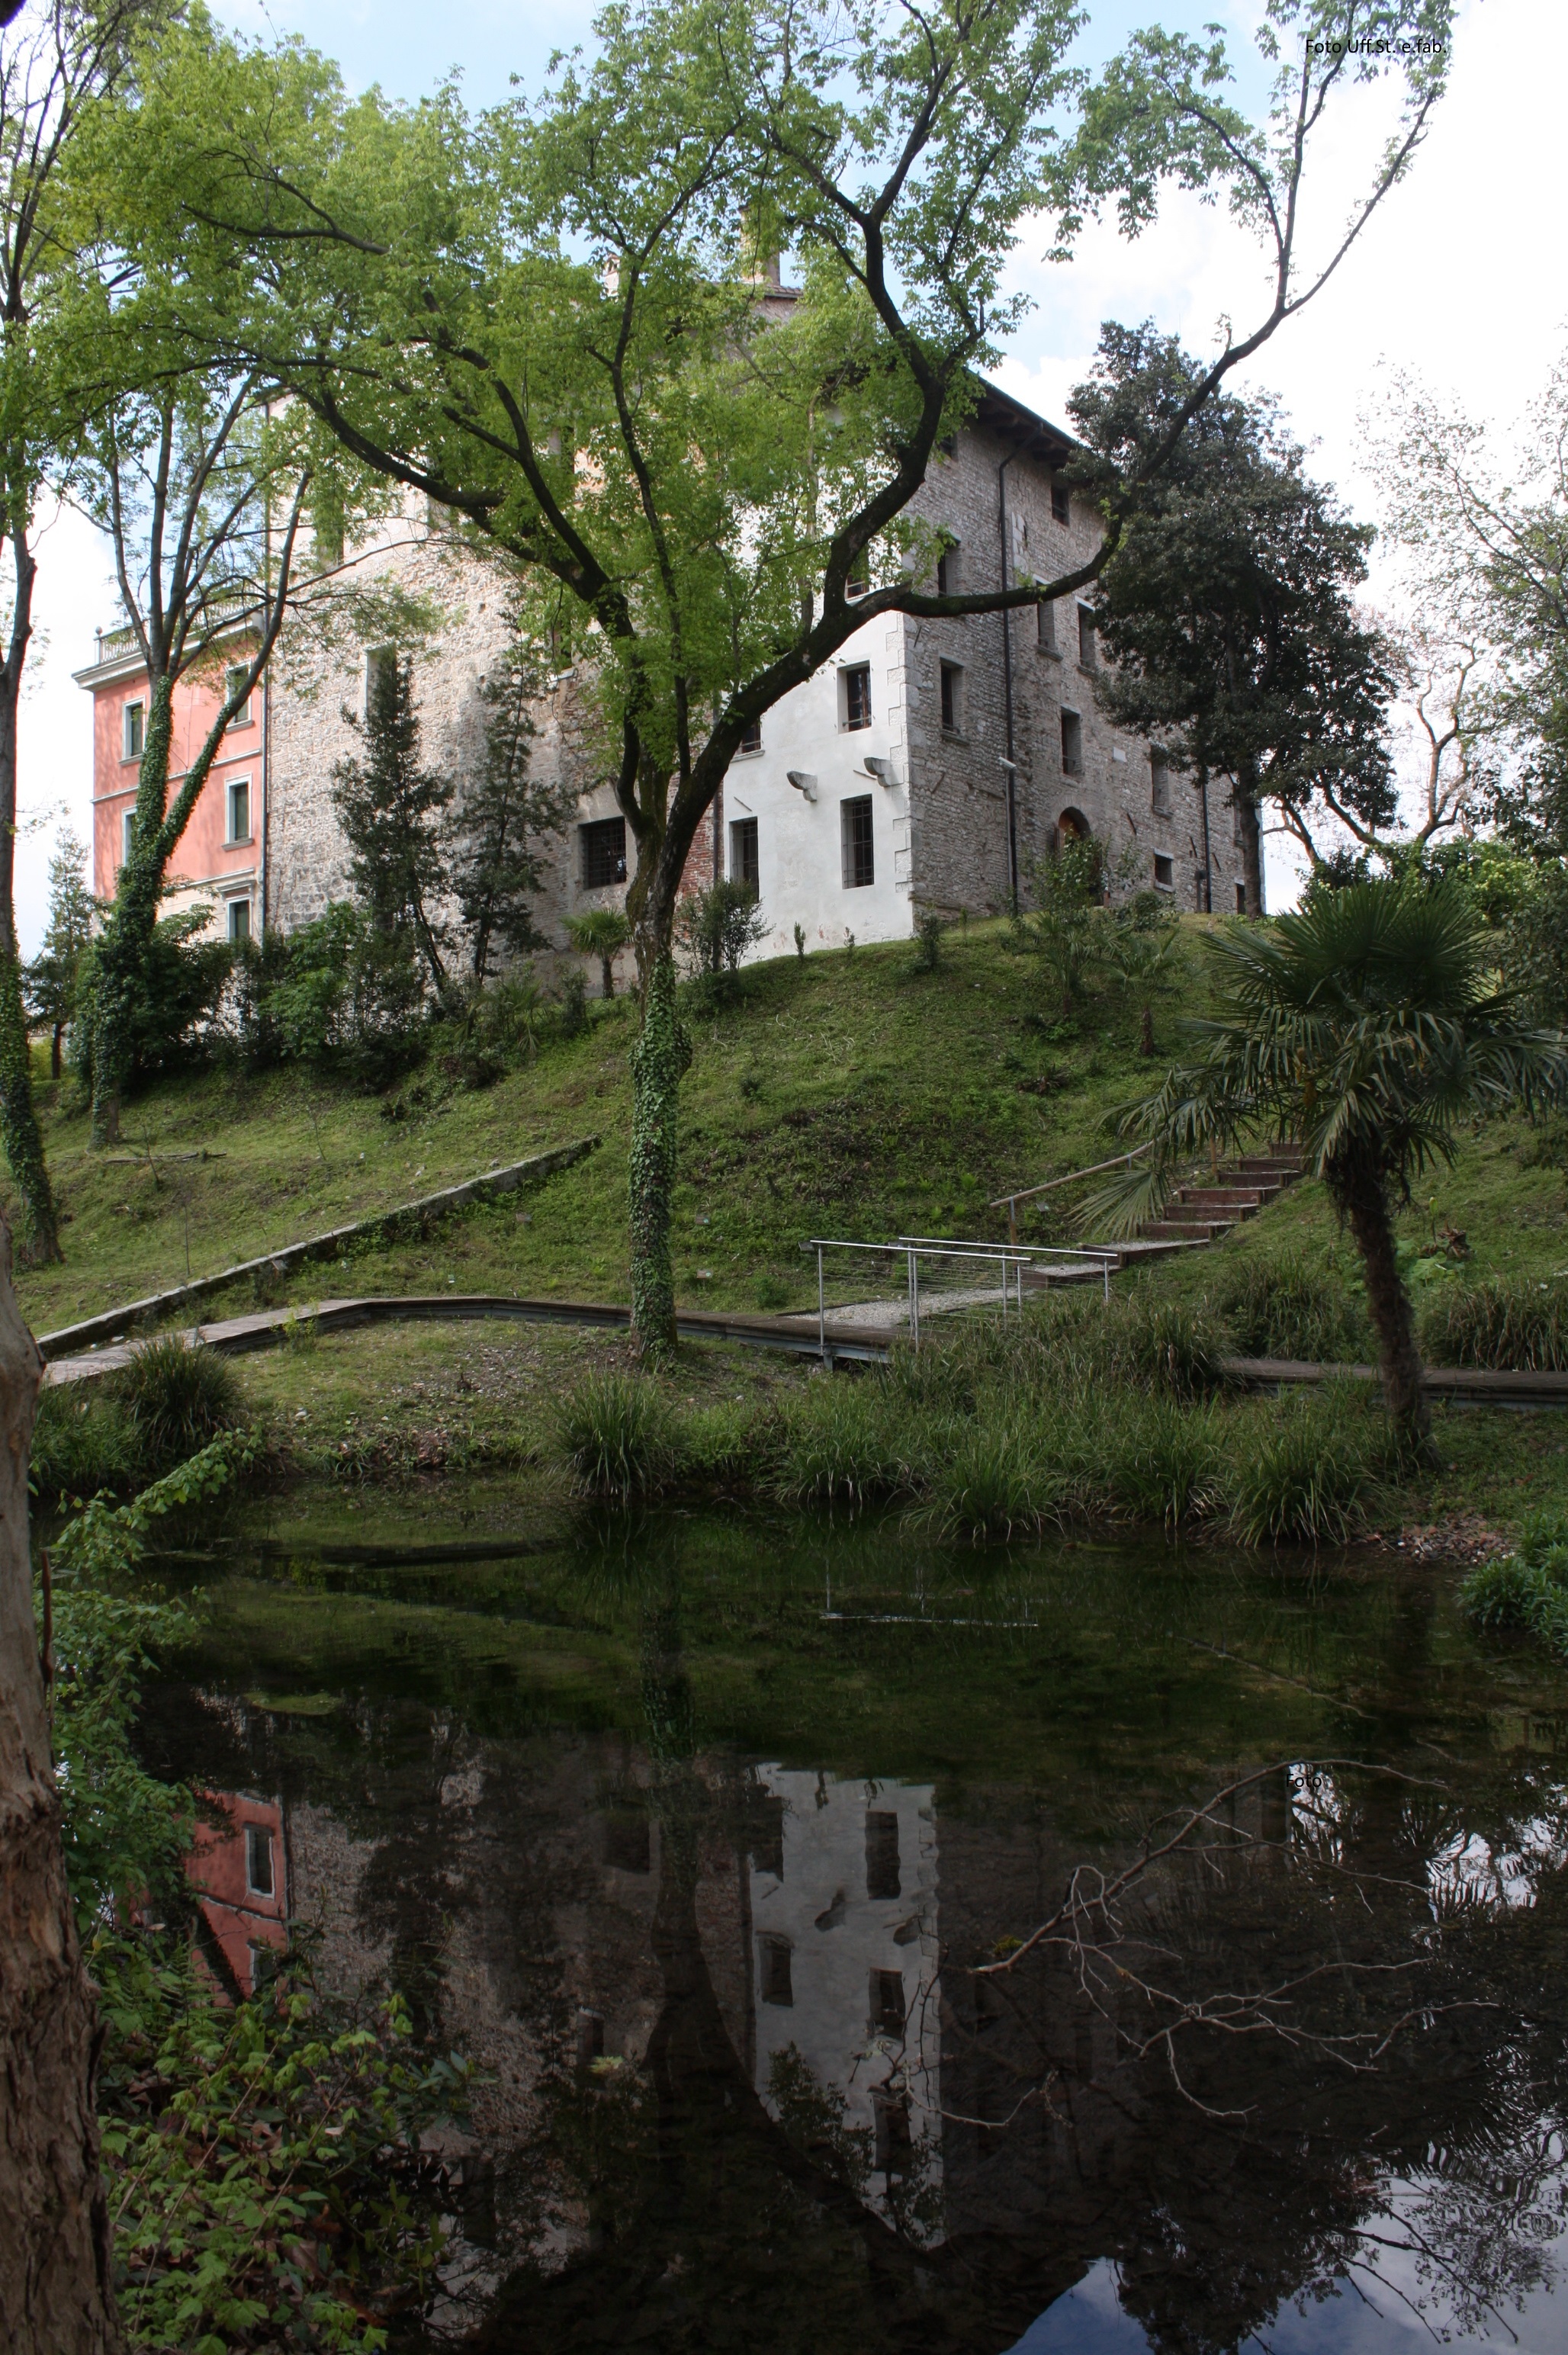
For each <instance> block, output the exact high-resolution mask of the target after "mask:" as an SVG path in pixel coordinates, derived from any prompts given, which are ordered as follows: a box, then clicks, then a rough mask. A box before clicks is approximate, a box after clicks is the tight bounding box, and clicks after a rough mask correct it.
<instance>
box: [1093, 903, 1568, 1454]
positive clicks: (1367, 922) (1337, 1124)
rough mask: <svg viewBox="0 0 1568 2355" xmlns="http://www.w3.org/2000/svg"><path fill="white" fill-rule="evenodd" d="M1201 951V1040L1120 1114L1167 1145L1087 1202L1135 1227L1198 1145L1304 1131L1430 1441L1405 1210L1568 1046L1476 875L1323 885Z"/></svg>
mask: <svg viewBox="0 0 1568 2355" xmlns="http://www.w3.org/2000/svg"><path fill="white" fill-rule="evenodd" d="M1203 946H1204V951H1205V954H1206V956H1207V958H1208V961H1209V979H1210V983H1211V989H1212V997H1213V1005H1214V1011H1213V1013H1212V1014H1211V1016H1210V1017H1209V1018H1207V1019H1206V1020H1203V1021H1201V1022H1195V1023H1193V1024H1191V1025H1190V1026H1189V1028H1190V1030H1191V1034H1192V1038H1193V1042H1194V1045H1195V1047H1196V1048H1197V1050H1198V1052H1197V1054H1196V1056H1195V1058H1194V1059H1193V1060H1189V1061H1188V1062H1185V1063H1181V1064H1179V1065H1177V1066H1176V1067H1175V1068H1174V1069H1173V1070H1172V1071H1170V1072H1169V1074H1168V1077H1167V1079H1166V1081H1165V1082H1164V1084H1163V1085H1162V1086H1161V1087H1160V1088H1159V1089H1158V1091H1157V1092H1156V1093H1155V1094H1153V1095H1151V1096H1149V1097H1147V1099H1146V1100H1145V1101H1144V1102H1143V1103H1138V1104H1135V1105H1133V1106H1131V1107H1130V1108H1129V1109H1128V1111H1127V1112H1126V1113H1125V1114H1124V1115H1123V1117H1122V1120H1121V1123H1120V1129H1121V1134H1122V1135H1126V1136H1132V1135H1137V1136H1140V1137H1142V1138H1143V1139H1145V1140H1146V1141H1147V1143H1148V1145H1149V1146H1151V1147H1152V1150H1151V1151H1150V1152H1149V1153H1148V1154H1147V1156H1146V1157H1145V1161H1144V1164H1143V1167H1141V1168H1140V1169H1139V1170H1138V1171H1137V1172H1136V1173H1135V1174H1132V1175H1129V1176H1128V1177H1125V1178H1124V1179H1121V1180H1118V1181H1117V1182H1116V1183H1115V1185H1112V1186H1108V1187H1106V1188H1103V1189H1102V1190H1101V1191H1100V1193H1098V1194H1097V1195H1096V1196H1095V1197H1094V1198H1093V1200H1092V1201H1090V1202H1088V1203H1086V1204H1085V1206H1084V1217H1085V1218H1086V1219H1097V1218H1106V1217H1109V1218H1110V1219H1111V1220H1113V1222H1114V1225H1115V1228H1116V1229H1117V1230H1119V1231H1123V1232H1125V1231H1129V1230H1130V1229H1131V1228H1132V1227H1133V1226H1135V1225H1136V1223H1137V1221H1138V1220H1139V1219H1140V1218H1142V1217H1144V1216H1146V1215H1147V1213H1148V1211H1149V1210H1150V1209H1151V1208H1153V1207H1155V1206H1157V1204H1158V1203H1159V1202H1161V1201H1163V1199H1164V1198H1165V1195H1166V1194H1167V1192H1168V1190H1169V1188H1170V1185H1171V1183H1172V1180H1173V1177H1174V1173H1175V1170H1176V1167H1177V1164H1178V1163H1179V1161H1181V1160H1182V1159H1184V1158H1186V1157H1188V1156H1191V1155H1193V1154H1194V1153H1196V1152H1198V1151H1199V1150H1200V1149H1201V1148H1206V1147H1208V1146H1211V1145H1213V1146H1225V1147H1227V1148H1228V1147H1231V1146H1235V1145H1237V1144H1239V1143H1240V1142H1241V1140H1242V1139H1243V1136H1245V1135H1249V1134H1255V1133H1256V1132H1257V1131H1258V1130H1260V1129H1262V1130H1264V1132H1265V1133H1272V1134H1273V1135H1275V1136H1278V1137H1289V1138H1295V1139H1296V1140H1297V1141H1298V1142H1299V1144H1300V1146H1301V1148H1302V1154H1303V1158H1304V1163H1305V1166H1306V1167H1307V1170H1308V1171H1309V1172H1311V1173H1312V1174H1313V1175H1314V1176H1317V1177H1321V1178H1322V1180H1323V1182H1324V1184H1325V1185H1326V1186H1327V1188H1328V1193H1329V1197H1330V1199H1331V1200H1332V1201H1333V1204H1334V1207H1335V1209H1337V1210H1338V1212H1339V1216H1340V1218H1341V1219H1342V1220H1344V1221H1345V1222H1346V1224H1347V1225H1348V1226H1349V1230H1350V1233H1351V1236H1352V1238H1353V1239H1354V1241H1355V1245H1356V1249H1357V1251H1358V1252H1359V1253H1360V1261H1361V1266H1362V1269H1363V1271H1364V1273H1365V1276H1366V1285H1367V1305H1368V1308H1369V1309H1370V1311H1371V1318H1372V1323H1373V1326H1374V1327H1375V1328H1376V1331H1377V1336H1378V1355H1379V1362H1380V1367H1381V1375H1382V1386H1383V1396H1384V1399H1385V1401H1386V1402H1387V1406H1388V1412H1389V1416H1390V1419H1391V1421H1392V1423H1393V1426H1394V1429H1395V1431H1396V1433H1398V1435H1399V1437H1400V1440H1401V1442H1402V1444H1404V1445H1405V1446H1407V1447H1409V1448H1412V1449H1415V1450H1424V1448H1425V1447H1426V1445H1427V1434H1428V1426H1427V1418H1426V1412H1425V1408H1424V1405H1423V1403H1422V1397H1421V1366H1420V1361H1419V1359H1418V1358H1417V1355H1416V1348H1415V1330H1414V1325H1413V1318H1412V1316H1411V1308H1410V1301H1409V1298H1408V1297H1407V1295H1406V1294H1405V1291H1404V1287H1403V1284H1402V1282H1401V1280H1400V1273H1399V1263H1398V1261H1397V1259H1396V1257H1395V1252H1394V1234H1393V1213H1394V1210H1395V1208H1396V1207H1397V1206H1398V1205H1399V1204H1400V1203H1401V1202H1403V1201H1408V1200H1409V1199H1410V1191H1411V1183H1412V1180H1413V1178H1415V1177H1419V1176H1420V1175H1421V1173H1422V1172H1423V1171H1424V1170H1425V1169H1427V1168H1429V1167H1431V1166H1432V1165H1433V1164H1434V1163H1435V1162H1439V1161H1441V1162H1445V1163H1446V1162H1451V1161H1452V1160H1453V1158H1454V1154H1455V1132H1456V1128H1457V1126H1458V1124H1459V1123H1460V1122H1461V1121H1462V1120H1468V1119H1471V1118H1474V1117H1475V1116H1476V1115H1477V1114H1484V1113H1488V1112H1492V1111H1498V1110H1501V1109H1502V1108H1503V1107H1504V1106H1506V1105H1509V1104H1512V1103H1523V1104H1525V1105H1526V1106H1527V1107H1530V1108H1533V1107H1534V1106H1536V1105H1538V1104H1540V1103H1546V1102H1550V1101H1555V1100H1557V1099H1559V1098H1560V1097H1561V1096H1562V1095H1563V1092H1565V1091H1568V1042H1565V1041H1564V1039H1563V1035H1562V1033H1561V1032H1558V1031H1554V1030H1541V1029H1537V1028H1532V1027H1531V1025H1530V1024H1529V1023H1528V1022H1527V1021H1526V1020H1525V1019H1524V1018H1522V1017H1521V1014H1520V1008H1519V1007H1518V1006H1517V1004H1516V1002H1515V1000H1514V998H1513V997H1512V996H1511V995H1510V994H1509V992H1507V991H1506V990H1504V989H1501V988H1499V986H1498V984H1497V980H1496V975H1495V971H1494V966H1495V958H1496V948H1495V942H1494V940H1493V939H1492V937H1491V935H1490V934H1489V933H1488V930H1487V927H1486V926H1485V924H1484V923H1483V922H1482V921H1481V919H1480V916H1479V913H1478V911H1477V907H1476V903H1475V900H1474V899H1473V898H1472V896H1471V894H1470V892H1469V890H1467V887H1466V885H1465V883H1464V881H1463V879H1457V878H1450V879H1441V880H1438V881H1435V882H1430V883H1429V882H1427V881H1425V880H1424V879H1420V878H1416V879H1407V878H1405V877H1391V878H1388V879H1381V880H1378V881H1374V882H1366V883H1358V884H1352V885H1350V886H1349V887H1347V888H1346V889H1345V890H1339V891H1328V890H1326V891H1319V892H1315V893H1313V894H1312V895H1311V896H1310V898H1309V900H1308V902H1307V906H1306V907H1305V908H1304V909H1303V910H1302V911H1301V912H1300V914H1298V915H1291V916H1281V917H1278V918H1276V919H1275V921H1274V922H1271V923H1268V924H1265V925H1262V926H1255V927H1254V926H1246V927H1243V926H1240V925H1237V926H1232V927H1231V928H1229V929H1228V930H1227V931H1225V932H1221V933H1220V934H1219V935H1218V936H1216V937H1213V938H1211V939H1208V940H1206V941H1205V942H1204V943H1203Z"/></svg>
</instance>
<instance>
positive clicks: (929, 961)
mask: <svg viewBox="0 0 1568 2355" xmlns="http://www.w3.org/2000/svg"><path fill="white" fill-rule="evenodd" d="M946 930H947V926H946V925H945V924H944V922H943V920H942V918H941V917H940V916H939V915H938V914H937V913H936V911H935V910H934V909H933V908H927V909H925V910H924V911H923V913H922V914H921V915H920V916H919V917H917V918H916V920H915V927H914V935H915V949H914V967H913V970H914V971H915V972H916V973H934V972H935V971H936V968H937V966H938V965H939V964H941V962H942V935H943V933H944V932H945V931H946Z"/></svg>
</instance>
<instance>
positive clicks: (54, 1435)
mask: <svg viewBox="0 0 1568 2355" xmlns="http://www.w3.org/2000/svg"><path fill="white" fill-rule="evenodd" d="M140 1461H141V1454H140V1442H139V1438H138V1434H137V1431H136V1426H135V1424H134V1423H133V1421H132V1419H131V1415H130V1412H129V1411H128V1410H127V1409H126V1408H125V1407H124V1406H123V1404H122V1403H121V1401H119V1400H118V1399H115V1398H109V1397H106V1396H105V1395H104V1393H103V1386H102V1384H101V1383H98V1382H69V1383H53V1382H51V1383H50V1385H49V1387H48V1389H47V1390H45V1391H40V1392H39V1395H38V1419H37V1423H35V1424H34V1426H33V1446H32V1454H31V1456H30V1458H29V1462H28V1478H29V1483H30V1485H31V1487H32V1490H33V1493H34V1495H35V1496H37V1497H91V1496H93V1495H95V1494H96V1493H97V1491H98V1490H99V1489H100V1488H123V1487H129V1485H130V1484H131V1482H132V1481H133V1480H134V1479H135V1477H136V1473H137V1469H138V1466H139V1465H140Z"/></svg>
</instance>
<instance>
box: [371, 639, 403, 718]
mask: <svg viewBox="0 0 1568 2355" xmlns="http://www.w3.org/2000/svg"><path fill="white" fill-rule="evenodd" d="M397 677H398V650H397V648H396V646H371V647H370V648H369V649H368V652H367V654H366V656H365V709H366V710H367V711H368V709H370V698H372V696H374V695H377V694H381V695H386V694H389V692H390V691H391V689H392V688H393V687H394V686H395V685H396V683H397Z"/></svg>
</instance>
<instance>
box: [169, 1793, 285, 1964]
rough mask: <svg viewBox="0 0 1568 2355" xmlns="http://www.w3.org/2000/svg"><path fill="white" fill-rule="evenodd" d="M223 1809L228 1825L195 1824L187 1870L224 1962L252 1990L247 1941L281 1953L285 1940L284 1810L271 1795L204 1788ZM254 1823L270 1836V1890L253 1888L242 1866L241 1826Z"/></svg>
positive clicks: (244, 1860)
mask: <svg viewBox="0 0 1568 2355" xmlns="http://www.w3.org/2000/svg"><path fill="white" fill-rule="evenodd" d="M202 1796H203V1798H204V1799H208V1800H209V1801H211V1802H212V1804H213V1805H214V1806H218V1807H219V1808H221V1809H222V1811H223V1814H224V1815H225V1817H227V1818H228V1821H229V1826H230V1828H229V1830H228V1831H224V1830H221V1829H219V1828H218V1827H217V1826H216V1825H212V1824H198V1825H197V1834H196V1844H195V1846H194V1848H193V1849H192V1851H191V1854H190V1856H189V1857H188V1859H187V1863H186V1870H187V1872H188V1873H189V1875H190V1878H191V1880H192V1881H194V1882H195V1884H196V1887H197V1890H198V1891H200V1892H201V1910H202V1912H203V1913H205V1914H206V1916H207V1919H208V1924H209V1925H210V1927H211V1930H212V1933H213V1935H214V1936H215V1937H216V1939H217V1940H218V1943H219V1945H220V1946H221V1947H222V1949H223V1952H224V1954H225V1955H226V1956H227V1957H228V1960H229V1967H230V1968H231V1969H232V1971H233V1973H234V1976H235V1977H236V1979H237V1980H238V1981H239V1983H240V1987H241V1988H242V1989H243V1991H244V1993H245V1994H246V1995H253V1994H254V1993H255V1979H254V1975H253V1973H252V1970H251V1947H252V1946H271V1947H272V1949H273V1951H274V1953H277V1954H282V1952H283V1948H284V1946H285V1945H287V1944H288V1926H287V1924H288V1877H287V1871H286V1869H285V1860H284V1852H283V1808H282V1806H280V1805H279V1804H278V1802H277V1801H276V1800H275V1799H251V1798H248V1797H246V1796H245V1795H244V1794H243V1793H241V1792H238V1791H204V1792H203V1793H202ZM251 1825H254V1826H256V1827H257V1828H258V1829H260V1830H261V1831H264V1832H265V1833H266V1834H267V1835H268V1837H269V1838H270V1839H271V1841H272V1895H271V1896H270V1897H267V1896H263V1895H261V1894H260V1893H259V1892H258V1891H256V1890H254V1889H252V1888H251V1883H250V1880H249V1876H248V1871H247V1863H248V1859H247V1853H246V1849H247V1842H246V1838H245V1835H246V1831H247V1829H248V1828H250V1827H251Z"/></svg>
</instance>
